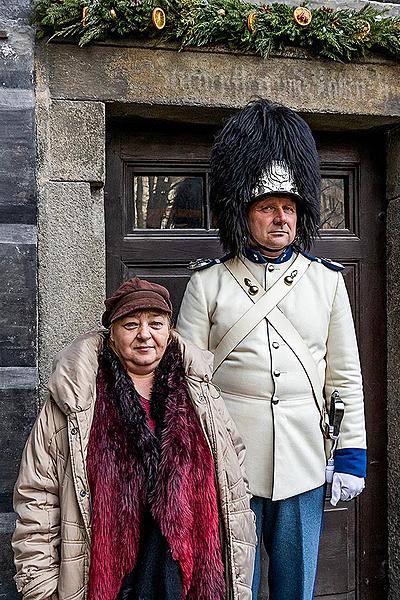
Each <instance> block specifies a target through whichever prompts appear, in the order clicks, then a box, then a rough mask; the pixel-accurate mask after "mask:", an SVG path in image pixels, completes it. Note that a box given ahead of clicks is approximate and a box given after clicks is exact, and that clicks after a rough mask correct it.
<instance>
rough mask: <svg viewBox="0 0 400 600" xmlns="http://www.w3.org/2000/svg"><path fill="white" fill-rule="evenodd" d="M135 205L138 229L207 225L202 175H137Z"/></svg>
mask: <svg viewBox="0 0 400 600" xmlns="http://www.w3.org/2000/svg"><path fill="white" fill-rule="evenodd" d="M133 205H134V211H133V221H134V222H133V227H134V228H135V229H200V228H204V227H205V222H204V221H205V219H204V180H203V177H202V176H192V175H190V176H187V175H171V174H164V175H160V174H154V175H153V174H152V175H144V174H143V175H134V177H133Z"/></svg>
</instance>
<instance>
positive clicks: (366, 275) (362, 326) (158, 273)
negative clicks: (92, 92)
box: [105, 120, 387, 600]
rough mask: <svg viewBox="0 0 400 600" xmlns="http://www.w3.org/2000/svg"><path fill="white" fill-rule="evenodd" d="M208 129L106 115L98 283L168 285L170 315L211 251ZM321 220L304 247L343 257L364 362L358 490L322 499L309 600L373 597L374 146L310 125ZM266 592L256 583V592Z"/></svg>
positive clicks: (378, 510) (381, 404)
mask: <svg viewBox="0 0 400 600" xmlns="http://www.w3.org/2000/svg"><path fill="white" fill-rule="evenodd" d="M214 133H215V128H214V127H212V126H209V127H208V126H204V125H201V126H196V125H193V124H182V123H179V124H178V123H166V122H159V121H152V120H148V121H147V120H133V121H126V120H125V121H123V122H118V121H113V122H110V123H109V129H108V144H107V187H106V201H105V210H106V245H107V291H108V293H110V292H112V291H113V290H114V289H115V288H116V287H117V286H118V285H119V284H120V283H121V281H123V280H124V279H126V278H128V277H133V276H135V275H138V276H140V277H143V278H147V279H151V280H153V281H157V282H158V283H162V284H163V285H165V286H166V287H168V288H169V290H170V292H171V295H172V299H173V302H174V306H175V309H176V311H177V310H178V309H179V304H180V301H181V298H182V294H183V291H184V289H185V285H186V283H187V280H188V277H189V272H188V270H187V264H188V263H189V261H191V260H193V259H196V258H199V257H203V258H208V257H215V256H220V255H221V249H220V246H219V243H218V237H217V234H216V232H215V230H213V229H212V215H211V214H210V210H209V204H208V161H209V153H210V147H211V144H212V139H213V135H214ZM316 137H317V145H318V148H319V152H320V155H321V160H322V175H323V186H322V228H321V237H320V239H319V240H318V241H317V243H316V246H315V249H314V252H315V254H317V255H319V256H325V257H329V258H332V259H333V260H337V261H340V262H342V263H343V264H344V265H345V266H346V270H345V278H346V283H347V287H348V290H349V294H350V299H351V303H352V307H353V313H354V318H355V323H356V328H357V333H358V339H359V343H360V353H361V362H362V367H363V376H364V388H365V403H366V417H367V431H368V447H369V450H368V479H367V487H366V490H365V491H364V493H363V494H362V496H361V497H360V498H359V499H357V500H356V501H353V502H350V503H341V504H340V505H339V506H337V507H336V508H333V507H331V505H330V504H329V502H328V499H327V502H326V510H325V528H324V534H323V539H322V543H321V553H320V561H319V569H318V581H317V590H316V597H317V598H324V599H325V600H333V599H335V600H345V599H346V600H383V599H384V598H386V597H387V592H386V585H387V582H386V555H387V533H386V517H387V515H386V513H387V510H386V471H387V468H386V386H385V382H386V372H385V365H386V342H385V323H386V317H385V212H384V211H385V205H384V190H383V184H382V176H383V169H384V166H383V164H382V157H383V156H384V152H383V143H382V139H381V138H380V136H379V135H375V134H368V133H365V134H355V133H346V134H340V135H339V134H330V133H319V134H318V133H317V134H316ZM267 597H268V592H267V590H266V589H265V586H264V589H263V592H262V598H263V599H264V598H267Z"/></svg>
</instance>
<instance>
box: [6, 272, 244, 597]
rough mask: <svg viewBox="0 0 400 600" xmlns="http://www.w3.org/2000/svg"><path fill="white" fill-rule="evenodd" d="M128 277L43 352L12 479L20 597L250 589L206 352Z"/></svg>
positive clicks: (164, 303) (235, 470)
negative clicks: (37, 396) (71, 334)
mask: <svg viewBox="0 0 400 600" xmlns="http://www.w3.org/2000/svg"><path fill="white" fill-rule="evenodd" d="M171 312H172V311H171V303H170V299H169V294H168V291H167V290H166V289H165V288H164V287H162V286H159V285H157V284H153V283H149V282H147V281H144V280H140V279H138V278H134V279H132V280H130V281H128V282H126V283H125V284H123V285H122V286H121V287H120V288H119V289H118V290H117V291H116V292H115V293H114V294H113V296H111V297H110V298H109V299H108V300H106V311H105V313H104V315H103V324H104V325H105V327H106V328H107V329H106V330H104V331H102V332H100V333H89V334H86V335H84V336H81V337H80V338H78V339H77V340H75V341H74V342H73V343H72V344H71V345H70V346H69V347H67V348H66V349H64V350H63V351H62V352H61V353H60V354H59V355H58V356H57V359H56V363H55V368H54V372H53V374H52V376H51V378H50V382H49V391H50V395H49V398H48V400H47V401H46V403H45V405H44V406H43V409H42V411H41V413H40V415H39V417H38V419H37V421H36V423H35V425H34V427H33V430H32V432H31V435H30V437H29V439H28V441H27V444H26V447H25V450H24V454H23V458H22V463H21V469H20V474H19V477H18V480H17V483H16V487H15V510H16V512H17V514H18V520H17V526H16V531H15V534H14V537H13V548H14V554H15V563H16V567H17V575H16V577H15V579H16V582H17V587H18V590H19V591H21V592H22V594H23V598H24V600H45V599H50V598H51V599H52V600H85V599H86V598H88V599H89V600H156V599H157V600H161V599H165V600H183V599H187V600H223V599H233V600H250V599H251V579H252V572H253V559H254V545H255V531H254V519H253V515H252V513H251V511H250V509H249V493H248V488H247V482H246V480H245V479H244V476H243V472H242V468H241V466H242V464H243V459H244V447H243V444H242V442H241V440H240V438H239V437H238V435H237V432H236V429H235V427H234V425H233V422H232V421H231V419H230V418H229V416H228V414H227V412H226V409H225V407H224V404H223V401H222V400H221V398H220V396H219V393H218V391H217V390H216V388H215V387H214V386H213V385H212V384H211V383H210V379H211V373H212V355H211V354H210V353H208V352H205V351H200V350H199V349H197V348H196V347H195V346H193V345H192V344H190V343H189V342H187V341H185V340H183V339H182V338H180V337H179V336H178V335H177V334H176V333H174V332H173V331H172V330H171V326H170V316H171Z"/></svg>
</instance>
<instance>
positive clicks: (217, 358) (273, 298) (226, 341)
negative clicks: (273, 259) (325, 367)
mask: <svg viewBox="0 0 400 600" xmlns="http://www.w3.org/2000/svg"><path fill="white" fill-rule="evenodd" d="M310 264H311V261H310V260H309V259H307V258H306V257H305V256H303V255H302V254H300V253H299V254H298V255H297V257H296V258H295V260H294V261H293V263H292V264H291V265H290V268H289V269H288V270H287V271H286V272H285V273H283V275H282V276H281V277H280V278H279V279H278V280H277V281H276V282H275V284H274V285H273V286H271V288H269V290H268V291H266V290H265V289H264V288H263V287H262V286H260V284H259V283H258V281H256V280H255V278H254V275H253V274H252V273H251V272H250V271H249V269H248V268H247V267H246V265H245V264H244V262H243V261H242V260H241V259H240V258H234V259H231V260H229V261H227V262H225V263H224V266H225V267H226V268H227V269H228V271H229V272H230V273H231V275H232V276H233V277H234V279H235V280H236V281H237V283H238V284H239V285H240V287H241V288H242V289H243V290H244V292H245V293H246V295H247V296H248V297H249V298H250V299H251V300H252V302H253V303H254V304H253V306H251V307H250V308H249V309H248V310H247V311H246V312H245V313H244V314H243V315H242V316H241V317H240V318H239V320H238V321H236V323H234V324H233V325H232V327H231V328H230V329H229V330H228V331H227V332H226V333H225V335H224V336H223V338H222V339H221V341H220V342H219V344H218V346H217V347H216V349H215V351H214V373H215V371H216V370H217V369H218V368H219V367H220V365H221V364H222V362H223V361H224V360H225V359H226V358H227V356H229V354H230V353H231V352H232V351H233V350H234V349H235V348H236V347H237V346H238V345H239V344H240V343H241V342H242V341H243V340H244V338H245V337H247V335H248V334H249V333H250V332H251V331H253V329H254V328H255V327H256V326H257V325H258V324H259V323H260V322H261V321H262V320H263V319H266V320H267V321H268V322H269V323H270V324H271V325H272V327H273V328H274V329H275V330H276V331H277V333H278V334H279V335H280V336H281V337H282V338H283V339H284V340H285V343H286V344H287V345H288V346H289V347H290V348H291V350H292V352H293V353H294V354H295V355H296V356H297V358H298V360H299V361H300V363H301V365H302V366H303V369H304V371H305V373H306V375H307V377H308V380H309V382H310V386H311V388H312V391H313V394H314V398H315V401H316V404H317V406H318V409H319V412H320V415H321V428H322V429H323V430H324V423H325V415H326V411H325V401H324V397H323V394H322V385H321V380H320V377H319V373H318V369H317V365H316V364H315V361H314V358H313V356H312V354H311V352H310V350H309V348H308V346H307V345H306V343H305V342H304V340H303V338H302V337H301V335H300V334H299V333H298V331H297V330H296V328H295V327H294V326H293V325H292V323H291V322H290V321H289V319H288V318H287V317H286V316H285V315H284V314H283V312H282V311H281V310H280V309H279V308H278V306H277V305H278V304H279V302H281V301H282V300H283V298H285V297H286V296H287V294H289V292H290V291H291V290H293V289H294V287H295V286H296V285H297V284H298V283H299V281H300V279H301V278H302V276H303V275H304V274H305V273H306V271H307V269H308V268H309V266H310ZM289 273H290V274H289ZM288 274H289V275H288ZM256 288H257V291H255V290H256Z"/></svg>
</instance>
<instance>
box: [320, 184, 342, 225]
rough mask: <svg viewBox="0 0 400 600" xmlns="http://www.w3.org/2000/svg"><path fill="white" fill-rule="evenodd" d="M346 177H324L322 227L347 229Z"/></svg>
mask: <svg viewBox="0 0 400 600" xmlns="http://www.w3.org/2000/svg"><path fill="white" fill-rule="evenodd" d="M346 184H347V182H346V180H345V178H344V177H323V178H322V182H321V229H347V228H348V224H347V223H346V211H345V202H346V197H347V196H348V193H347V191H346Z"/></svg>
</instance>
